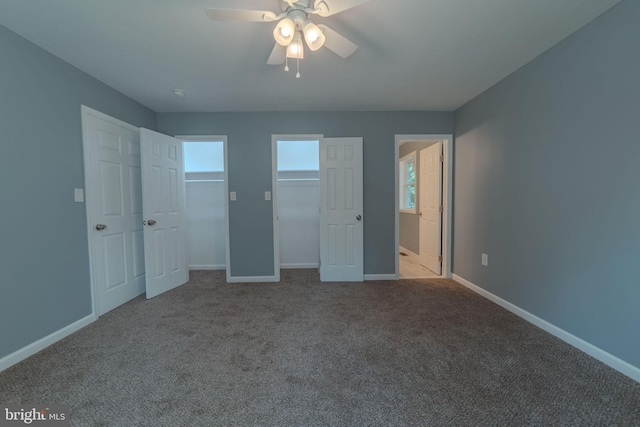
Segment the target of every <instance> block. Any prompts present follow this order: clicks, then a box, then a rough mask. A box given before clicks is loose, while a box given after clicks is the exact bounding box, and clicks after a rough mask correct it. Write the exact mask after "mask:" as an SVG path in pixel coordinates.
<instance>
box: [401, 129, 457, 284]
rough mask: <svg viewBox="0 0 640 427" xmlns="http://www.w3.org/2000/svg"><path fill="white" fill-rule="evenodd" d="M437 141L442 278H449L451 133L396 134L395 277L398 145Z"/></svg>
mask: <svg viewBox="0 0 640 427" xmlns="http://www.w3.org/2000/svg"><path fill="white" fill-rule="evenodd" d="M414 141H416V142H439V141H442V154H443V155H444V164H443V180H442V204H443V206H444V212H443V213H442V276H441V277H442V278H451V258H452V255H451V248H452V245H451V224H452V214H453V210H452V206H453V205H452V203H453V193H452V191H453V135H452V134H435V135H432V134H427V135H396V136H395V144H394V145H395V147H394V151H395V153H394V162H395V164H394V168H395V186H394V191H395V237H396V242H395V249H396V251H395V254H396V258H395V263H396V279H399V278H400V254H399V253H398V252H399V251H400V199H399V197H400V194H399V192H398V185H399V181H398V177H399V176H398V165H399V163H400V145H401V144H403V143H405V142H414Z"/></svg>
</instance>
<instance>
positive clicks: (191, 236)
mask: <svg viewBox="0 0 640 427" xmlns="http://www.w3.org/2000/svg"><path fill="white" fill-rule="evenodd" d="M176 138H178V139H180V140H182V141H183V147H184V171H185V177H184V178H185V191H186V212H187V253H188V255H187V260H188V266H189V270H225V269H226V268H227V265H228V260H227V254H228V240H227V198H226V197H225V195H226V193H227V191H226V186H227V185H226V183H227V179H226V170H227V167H226V163H227V162H226V152H227V137H226V136H221V135H206V136H185V135H181V136H177V137H176Z"/></svg>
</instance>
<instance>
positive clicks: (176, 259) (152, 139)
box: [140, 129, 189, 298]
mask: <svg viewBox="0 0 640 427" xmlns="http://www.w3.org/2000/svg"><path fill="white" fill-rule="evenodd" d="M140 145H141V148H142V188H143V197H142V210H143V212H144V215H143V216H144V219H145V224H146V225H145V228H144V243H145V245H144V246H145V253H146V256H145V269H146V271H147V278H146V289H147V298H153V297H154V296H156V295H159V294H161V293H163V292H166V291H168V290H171V289H173V288H175V287H177V286H180V285H182V284H184V283H186V282H187V280H188V279H189V272H188V268H187V254H186V248H187V243H186V209H185V184H184V179H183V177H184V164H183V160H182V141H179V140H177V139H175V138H172V137H170V136H167V135H163V134H161V133H158V132H153V131H150V130H148V129H140Z"/></svg>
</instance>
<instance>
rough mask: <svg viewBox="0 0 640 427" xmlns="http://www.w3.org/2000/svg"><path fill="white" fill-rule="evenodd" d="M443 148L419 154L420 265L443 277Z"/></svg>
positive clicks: (422, 151) (435, 148)
mask: <svg viewBox="0 0 640 427" xmlns="http://www.w3.org/2000/svg"><path fill="white" fill-rule="evenodd" d="M441 155H442V144H441V143H440V142H438V143H437V144H434V145H432V146H430V147H428V148H425V149H424V150H421V151H420V182H419V184H418V185H419V186H420V212H419V214H418V215H420V264H422V265H424V266H425V267H427V268H428V269H429V270H431V271H433V272H434V273H436V274H442V261H441V258H440V256H441V247H442V212H441V208H440V207H441V206H442V162H441V161H440V158H441V157H440V156H441Z"/></svg>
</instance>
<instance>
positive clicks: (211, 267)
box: [189, 265, 227, 271]
mask: <svg viewBox="0 0 640 427" xmlns="http://www.w3.org/2000/svg"><path fill="white" fill-rule="evenodd" d="M226 269H227V266H226V265H190V266H189V271H191V270H226Z"/></svg>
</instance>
